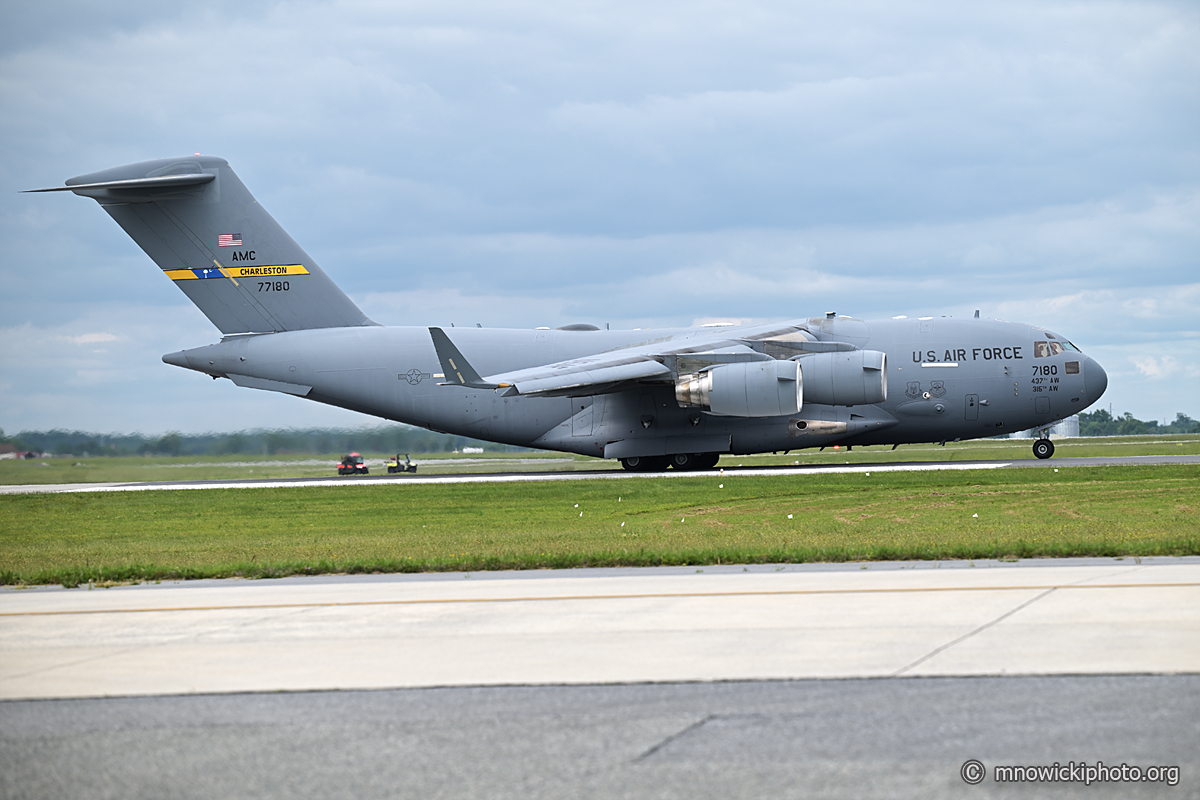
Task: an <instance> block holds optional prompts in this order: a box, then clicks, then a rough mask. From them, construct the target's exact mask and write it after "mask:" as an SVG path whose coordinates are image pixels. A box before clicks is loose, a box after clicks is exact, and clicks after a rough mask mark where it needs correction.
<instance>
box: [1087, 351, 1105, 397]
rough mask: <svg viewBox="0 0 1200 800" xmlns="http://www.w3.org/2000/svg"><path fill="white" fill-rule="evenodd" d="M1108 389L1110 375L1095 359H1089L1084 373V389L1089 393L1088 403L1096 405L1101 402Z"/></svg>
mask: <svg viewBox="0 0 1200 800" xmlns="http://www.w3.org/2000/svg"><path fill="white" fill-rule="evenodd" d="M1107 388H1108V373H1107V372H1105V371H1104V367H1102V366H1100V365H1099V364H1097V363H1096V361H1095V360H1094V359H1092V358H1089V359H1088V360H1087V365H1086V367H1085V369H1084V373H1083V389H1084V391H1085V392H1087V399H1088V402H1089V403H1094V402H1096V401H1097V400H1099V399H1100V395H1102V394H1104V390H1105V389H1107Z"/></svg>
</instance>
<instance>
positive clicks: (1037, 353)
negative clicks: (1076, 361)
mask: <svg viewBox="0 0 1200 800" xmlns="http://www.w3.org/2000/svg"><path fill="white" fill-rule="evenodd" d="M1043 333H1045V334H1046V339H1047V341H1044V342H1041V341H1039V342H1034V343H1033V357H1034V358H1048V357H1050V356H1057V355H1062V354H1063V353H1065V352H1067V351H1070V352H1072V353H1079V352H1082V351H1081V350H1080V349H1079V348H1078V347H1076V346H1075V345H1073V344H1071V343H1070V342H1068V341H1067V340H1066V339H1055V337H1054V334H1053V333H1050V332H1049V331H1043Z"/></svg>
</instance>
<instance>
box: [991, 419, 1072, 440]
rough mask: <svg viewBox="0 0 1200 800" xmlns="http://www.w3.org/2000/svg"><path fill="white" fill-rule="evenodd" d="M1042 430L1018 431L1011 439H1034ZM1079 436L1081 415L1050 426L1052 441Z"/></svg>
mask: <svg viewBox="0 0 1200 800" xmlns="http://www.w3.org/2000/svg"><path fill="white" fill-rule="evenodd" d="M1040 430H1041V428H1031V429H1030V430H1027V431H1018V432H1016V433H1010V434H1009V435H1008V438H1010V439H1032V438H1034V437H1035V436H1037V435H1038V432H1039V431H1040ZM1077 436H1079V415H1078V414H1076V415H1075V416H1071V417H1067V418H1066V419H1064V420H1060V421H1059V422H1057V423H1055V424H1054V425H1051V426H1050V438H1051V439H1073V438H1075V437H1077Z"/></svg>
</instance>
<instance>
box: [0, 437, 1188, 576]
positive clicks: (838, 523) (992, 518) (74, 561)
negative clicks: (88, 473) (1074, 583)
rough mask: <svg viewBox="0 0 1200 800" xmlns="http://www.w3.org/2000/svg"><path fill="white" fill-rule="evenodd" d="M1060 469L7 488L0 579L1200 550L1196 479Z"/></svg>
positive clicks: (1181, 473)
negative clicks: (52, 490)
mask: <svg viewBox="0 0 1200 800" xmlns="http://www.w3.org/2000/svg"><path fill="white" fill-rule="evenodd" d="M938 450H939V451H940V450H941V448H938ZM857 452H858V451H855V452H854V453H853V454H852V455H857ZM868 452H869V451H868ZM806 455H807V454H806ZM843 460H845V459H843ZM734 461H735V462H736V461H737V459H734ZM1052 466H1053V463H1052V462H1051V463H1049V464H1048V465H1047V467H1046V468H1045V469H1023V470H965V471H941V472H890V473H873V474H871V475H864V474H841V475H828V474H826V475H820V474H816V475H812V474H810V475H804V476H781V477H751V476H738V475H737V474H736V473H733V472H727V473H726V474H725V475H724V476H722V475H720V474H719V473H712V474H710V475H705V476H703V477H693V478H688V479H675V480H672V479H661V478H659V479H655V478H645V479H630V480H620V481H613V480H601V479H597V480H580V481H568V482H549V483H487V484H454V485H416V484H414V485H405V484H404V483H403V482H402V481H396V482H386V483H384V484H382V485H355V486H337V487H316V488H295V489H292V488H276V489H212V490H195V491H148V492H132V493H125V492H122V493H79V494H24V495H6V496H0V519H2V520H3V523H0V582H3V583H6V584H37V583H63V584H66V585H78V584H80V583H88V582H90V583H100V584H103V583H105V582H123V581H138V580H158V579H168V578H180V577H182V578H199V577H222V576H238V575H240V576H246V577H270V576H280V575H287V574H314V573H356V572H374V571H378V572H394V571H429V570H468V571H473V570H484V569H537V568H547V567H579V566H618V565H659V564H694V565H704V564H713V563H783V562H807V561H857V560H880V559H974V558H1010V557H1040V556H1097V555H1107V556H1143V555H1147V556H1148V555H1195V554H1200V519H1198V517H1197V498H1200V467H1192V466H1155V467H1149V466H1148V467H1092V468H1062V469H1060V470H1059V471H1057V472H1055V471H1054V469H1052V468H1051V467H1052Z"/></svg>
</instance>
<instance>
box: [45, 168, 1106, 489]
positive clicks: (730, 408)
mask: <svg viewBox="0 0 1200 800" xmlns="http://www.w3.org/2000/svg"><path fill="white" fill-rule="evenodd" d="M32 191H38V192H53V191H70V192H74V193H75V194H77V195H80V196H83V197H91V198H93V199H94V200H96V201H97V202H99V203H100V206H101V207H102V208H103V209H104V210H105V211H107V212H108V214H109V215H110V216H111V217H112V218H113V219H114V220H116V222H117V224H118V225H120V226H121V227H122V228H123V229H124V230H125V232H126V233H128V234H129V236H130V237H132V238H133V240H134V241H135V242H137V244H138V245H139V246H141V248H142V249H143V250H144V251H146V254H147V255H149V256H150V258H151V259H153V260H154V262H155V263H156V264H158V266H159V267H160V268H161V269H162V271H163V274H164V275H166V277H167V278H169V279H170V280H171V281H173V282H174V283H175V285H176V286H178V287H179V288H180V289H181V290H183V293H184V294H186V295H187V296H188V298H189V299H190V300H191V301H192V302H193V303H195V304H196V306H197V307H199V309H200V310H201V311H202V312H203V313H204V314H205V316H207V317H208V318H209V320H211V321H212V323H213V324H214V325H215V326H216V327H217V328H218V329H219V330H220V332H221V334H222V336H221V340H220V342H218V343H217V344H210V345H205V346H202V347H196V348H193V349H190V350H183V351H181V352H178V353H170V354H168V355H165V356H163V361H165V362H166V363H168V364H174V365H176V366H179V367H184V368H186V369H192V370H196V371H197V372H203V373H205V374H207V375H211V376H213V377H214V378H228V379H229V380H231V381H233V383H235V384H237V385H238V386H245V387H249V388H252V389H266V390H268V391H273V392H281V393H283V394H290V395H294V396H296V397H303V398H306V399H309V400H315V401H317V402H319V403H327V404H329V405H334V406H340V407H342V408H348V409H352V410H354V411H360V412H362V413H364V414H370V415H373V416H377V417H382V418H384V419H390V420H395V421H398V422H404V423H408V424H411V425H417V426H420V427H423V428H428V429H430V430H434V431H442V432H446V433H454V434H460V435H464V436H470V437H474V438H477V439H485V440H490V441H494V442H503V443H506V444H512V445H520V446H525V447H534V448H542V449H546V450H560V451H566V452H571V453H581V454H583V455H588V456H596V457H600V458H615V459H620V461H621V463H622V464H623V466H624V467H625V468H626V469H628V470H632V471H652V470H662V469H666V468H667V467H673V468H675V469H683V470H686V469H708V468H711V467H713V466H715V465H716V463H717V461H718V459H719V458H720V457H721V456H722V455H723V454H727V453H729V454H746V453H759V452H772V451H775V452H778V451H789V450H796V449H801V448H808V447H826V446H831V445H835V444H836V445H842V446H847V447H849V446H853V445H888V444H890V445H892V446H893V449H894V448H895V446H897V445H899V444H905V443H914V442H941V443H945V442H946V441H949V440H961V439H975V438H981V437H988V436H997V435H1000V434H1005V433H1010V432H1013V431H1023V430H1028V429H1039V430H1040V432H1041V434H1042V435H1041V436H1040V437H1038V438H1037V439H1036V440H1035V441H1034V444H1033V451H1034V454H1035V455H1037V457H1038V458H1049V457H1050V456H1051V455H1052V454H1053V452H1054V445H1053V444H1052V443H1051V442H1050V439H1049V438H1048V437H1047V436H1046V431H1047V430H1048V429H1049V427H1050V426H1051V425H1052V424H1054V423H1055V422H1056V421H1058V420H1061V419H1063V418H1064V417H1068V416H1070V415H1072V414H1075V413H1078V412H1080V411H1082V410H1083V409H1085V408H1087V407H1088V406H1090V405H1091V404H1093V403H1095V402H1096V401H1097V400H1098V399H1099V398H1100V395H1101V394H1103V393H1104V390H1105V388H1106V387H1107V385H1108V376H1107V375H1106V374H1105V372H1104V370H1103V369H1102V368H1101V367H1100V365H1099V364H1097V363H1096V362H1095V361H1093V360H1092V359H1091V358H1089V357H1088V356H1086V355H1084V354H1083V353H1082V352H1080V351H1079V349H1078V348H1077V347H1075V345H1073V344H1071V342H1069V341H1068V340H1067V339H1065V338H1064V337H1062V336H1060V335H1058V334H1056V333H1052V332H1051V331H1048V330H1046V329H1045V328H1040V327H1037V326H1033V325H1025V324H1018V323H1011V322H1001V321H997V320H990V319H981V318H979V312H978V311H977V312H975V317H974V318H971V319H952V318H947V317H937V318H933V317H920V318H916V319H907V318H905V317H896V318H892V319H885V320H871V321H864V320H860V319H854V318H851V317H847V316H840V315H838V314H836V313H833V312H830V313H827V314H824V315H821V316H816V317H809V318H802V319H793V320H786V321H781V322H774V323H770V324H765V325H730V326H702V327H698V328H681V329H669V330H624V331H618V330H607V329H605V330H600V329H599V328H598V327H597V326H595V325H590V324H575V325H567V326H564V327H562V328H557V329H554V330H549V329H544V328H538V329H532V330H511V329H485V328H482V327H475V328H456V327H450V328H446V327H385V326H382V325H379V324H377V323H375V322H373V321H372V320H370V319H368V318H367V317H366V315H364V314H363V312H362V311H360V310H359V308H358V307H357V306H356V305H355V304H354V303H353V302H352V301H351V300H350V298H349V297H347V296H346V295H345V294H344V293H343V292H342V291H341V290H340V289H339V288H338V287H337V286H335V285H334V283H333V281H331V280H330V279H329V278H328V277H327V276H326V274H325V273H324V272H323V271H322V270H321V268H320V267H318V266H317V264H316V263H315V262H314V261H313V259H312V258H311V257H310V256H309V255H308V253H306V252H304V250H303V249H301V248H300V246H299V245H298V244H296V242H295V241H294V240H293V239H292V238H291V237H290V236H289V235H288V234H287V233H286V232H284V230H283V229H282V228H281V227H280V226H279V224H278V223H276V222H275V220H274V219H273V218H272V217H271V216H270V215H269V214H268V213H267V212H266V211H265V210H263V208H262V206H260V205H259V204H258V203H257V202H256V201H255V199H254V197H253V196H252V195H251V194H250V192H249V191H248V190H247V189H246V187H245V186H244V185H243V184H242V182H241V181H240V180H239V179H238V177H237V176H236V175H235V174H234V172H233V169H231V168H230V166H229V164H228V163H227V162H226V161H225V160H224V159H221V158H215V157H212V156H199V155H197V156H190V157H184V158H173V159H163V160H157V161H145V162H142V163H138V164H129V165H126V166H122V167H115V168H113V169H108V170H103V171H101V172H94V173H91V174H88V175H81V176H79V177H76V178H72V179H70V180H68V181H67V182H66V185H65V186H61V187H54V188H51V189H35V190H32Z"/></svg>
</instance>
